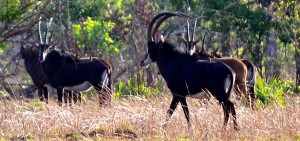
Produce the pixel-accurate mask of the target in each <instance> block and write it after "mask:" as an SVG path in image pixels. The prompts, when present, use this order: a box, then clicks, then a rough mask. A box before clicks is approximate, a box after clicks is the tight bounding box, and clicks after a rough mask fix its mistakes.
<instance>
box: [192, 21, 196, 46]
mask: <svg viewBox="0 0 300 141" xmlns="http://www.w3.org/2000/svg"><path fill="white" fill-rule="evenodd" d="M196 25H197V20H195V24H194V28H193V35H192V41H193V42H194V41H195V31H196Z"/></svg>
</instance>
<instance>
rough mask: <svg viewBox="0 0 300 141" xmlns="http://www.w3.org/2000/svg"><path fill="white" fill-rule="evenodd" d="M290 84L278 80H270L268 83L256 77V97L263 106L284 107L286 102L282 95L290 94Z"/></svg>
mask: <svg viewBox="0 0 300 141" xmlns="http://www.w3.org/2000/svg"><path fill="white" fill-rule="evenodd" d="M290 86H291V84H288V83H287V82H284V81H281V80H279V79H278V78H275V77H273V78H271V79H269V80H268V81H266V82H265V81H263V79H262V78H261V77H257V81H256V91H255V94H256V97H257V99H258V100H260V101H261V102H262V103H263V104H264V105H269V104H273V103H277V104H279V105H285V104H286V102H285V100H284V98H283V95H284V94H285V93H286V92H288V93H290V89H291V87H290Z"/></svg>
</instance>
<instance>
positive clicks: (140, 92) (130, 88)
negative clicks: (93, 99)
mask: <svg viewBox="0 0 300 141" xmlns="http://www.w3.org/2000/svg"><path fill="white" fill-rule="evenodd" d="M140 74H141V73H140ZM160 91H161V88H160V87H159V85H156V86H153V87H149V86H147V84H146V82H145V81H142V82H140V83H138V75H137V74H136V75H134V77H133V78H131V79H128V80H127V82H125V83H124V82H122V81H120V82H118V83H117V84H116V85H115V90H114V97H116V98H121V97H122V96H134V95H136V96H141V97H144V98H147V97H149V96H154V95H158V94H159V93H160Z"/></svg>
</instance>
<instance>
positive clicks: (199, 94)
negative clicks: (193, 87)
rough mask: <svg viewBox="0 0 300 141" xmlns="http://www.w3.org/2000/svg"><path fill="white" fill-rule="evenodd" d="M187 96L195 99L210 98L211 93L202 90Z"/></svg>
mask: <svg viewBox="0 0 300 141" xmlns="http://www.w3.org/2000/svg"><path fill="white" fill-rule="evenodd" d="M187 97H190V98H195V99H208V98H209V97H210V95H209V94H208V93H206V92H204V91H201V92H199V93H196V94H192V95H187Z"/></svg>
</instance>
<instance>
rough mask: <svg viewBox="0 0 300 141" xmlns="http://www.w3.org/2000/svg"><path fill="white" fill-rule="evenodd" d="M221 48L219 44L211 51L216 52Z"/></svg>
mask: <svg viewBox="0 0 300 141" xmlns="http://www.w3.org/2000/svg"><path fill="white" fill-rule="evenodd" d="M220 48H221V46H219V47H217V48H216V49H215V50H214V51H213V52H214V53H217V51H218V50H219V49H220Z"/></svg>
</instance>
